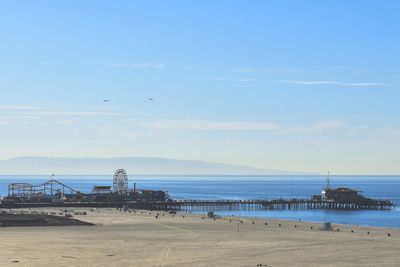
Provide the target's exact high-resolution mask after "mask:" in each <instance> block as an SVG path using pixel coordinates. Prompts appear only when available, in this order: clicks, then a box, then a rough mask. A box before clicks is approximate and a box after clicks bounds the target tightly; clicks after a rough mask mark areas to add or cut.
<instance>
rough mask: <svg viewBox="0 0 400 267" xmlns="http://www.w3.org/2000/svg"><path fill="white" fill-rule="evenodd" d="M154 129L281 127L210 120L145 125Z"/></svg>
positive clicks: (270, 128)
mask: <svg viewBox="0 0 400 267" xmlns="http://www.w3.org/2000/svg"><path fill="white" fill-rule="evenodd" d="M143 126H144V127H147V128H152V129H180V130H278V129H279V125H277V124H275V123H272V122H242V121H208V120H157V121H153V122H149V123H144V124H143Z"/></svg>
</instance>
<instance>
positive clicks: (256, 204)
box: [126, 199, 395, 212]
mask: <svg viewBox="0 0 400 267" xmlns="http://www.w3.org/2000/svg"><path fill="white" fill-rule="evenodd" d="M126 204H127V205H128V207H131V208H137V209H152V210H175V211H190V212H191V211H193V212H205V211H239V210H244V211H252V210H257V211H259V210H309V209H331V210H391V209H393V208H394V207H395V205H394V204H393V203H392V202H390V201H387V200H382V201H380V200H373V201H369V202H352V203H351V202H348V203H346V202H333V201H314V200H300V199H291V200H285V199H278V200H175V201H162V202H144V203H143V202H134V201H130V202H127V203H126Z"/></svg>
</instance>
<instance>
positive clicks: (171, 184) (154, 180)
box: [0, 176, 400, 228]
mask: <svg viewBox="0 0 400 267" xmlns="http://www.w3.org/2000/svg"><path fill="white" fill-rule="evenodd" d="M56 179H57V180H59V181H61V182H63V183H65V184H66V185H68V186H70V187H72V188H74V189H78V190H80V191H81V192H90V190H91V188H92V187H93V185H112V176H58V177H56ZM47 180H49V178H48V177H45V176H0V195H2V196H5V195H7V185H8V184H9V183H12V182H27V183H32V184H35V185H36V184H40V183H43V182H45V181H47ZM134 182H136V187H137V188H140V189H154V190H164V191H168V192H169V194H170V196H171V197H172V198H173V199H276V198H309V197H310V196H311V195H315V194H320V192H321V189H322V188H323V187H324V185H325V183H326V178H325V177H322V176H321V177H317V176H310V177H307V176H266V177H260V176H250V177H246V176H232V177H229V176H217V177H212V176H187V177H184V176H178V177H172V176H158V177H155V176H136V177H132V176H131V177H130V178H129V183H130V184H129V186H130V187H131V188H133V183H134ZM331 186H332V187H350V188H353V189H357V190H361V191H362V194H363V195H365V196H367V197H371V198H378V199H390V200H392V201H393V202H395V203H396V204H397V206H398V205H399V204H400V176H368V177H357V176H339V177H331ZM218 214H221V215H236V216H248V217H264V218H280V219H289V220H298V219H301V220H303V221H314V222H322V221H324V220H327V221H332V222H334V223H342V224H358V225H370V226H384V227H396V228H400V209H399V208H398V207H396V208H395V209H394V210H390V211H336V210H299V211H292V210H285V211H271V210H268V211H236V212H235V211H229V212H218Z"/></svg>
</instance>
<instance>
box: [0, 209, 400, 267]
mask: <svg viewBox="0 0 400 267" xmlns="http://www.w3.org/2000/svg"><path fill="white" fill-rule="evenodd" d="M40 211H46V212H49V211H50V210H49V209H46V210H44V209H41V210H40ZM52 211H53V212H59V211H60V210H59V209H53V210H52ZM75 211H86V212H87V215H74V216H73V217H74V218H76V219H79V220H82V221H86V222H91V223H94V224H96V226H69V227H4V228H0V236H1V243H0V265H1V266H400V254H399V250H400V230H399V229H386V228H373V227H357V226H344V225H333V227H334V231H332V232H324V231H320V230H319V227H320V225H319V224H315V223H308V222H294V221H278V220H269V219H263V220H261V219H251V218H230V217H224V218H218V219H216V220H215V221H214V220H213V219H208V218H207V217H205V218H204V219H203V216H201V215H192V214H176V215H172V214H169V213H167V212H154V211H153V212H149V211H136V212H133V211H132V212H131V213H129V212H127V213H124V212H120V211H117V210H116V209H112V210H108V209H100V210H97V209H95V210H94V211H93V212H92V211H90V210H89V209H75ZM157 214H158V215H157ZM156 217H158V218H156ZM337 229H339V232H337ZM238 230H239V231H238ZM352 231H353V232H352ZM368 232H369V233H368ZM389 234H390V236H389Z"/></svg>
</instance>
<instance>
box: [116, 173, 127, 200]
mask: <svg viewBox="0 0 400 267" xmlns="http://www.w3.org/2000/svg"><path fill="white" fill-rule="evenodd" d="M113 188H114V192H118V194H119V195H126V194H127V193H128V175H127V174H126V171H125V170H124V169H118V170H116V171H115V173H114V179H113Z"/></svg>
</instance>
